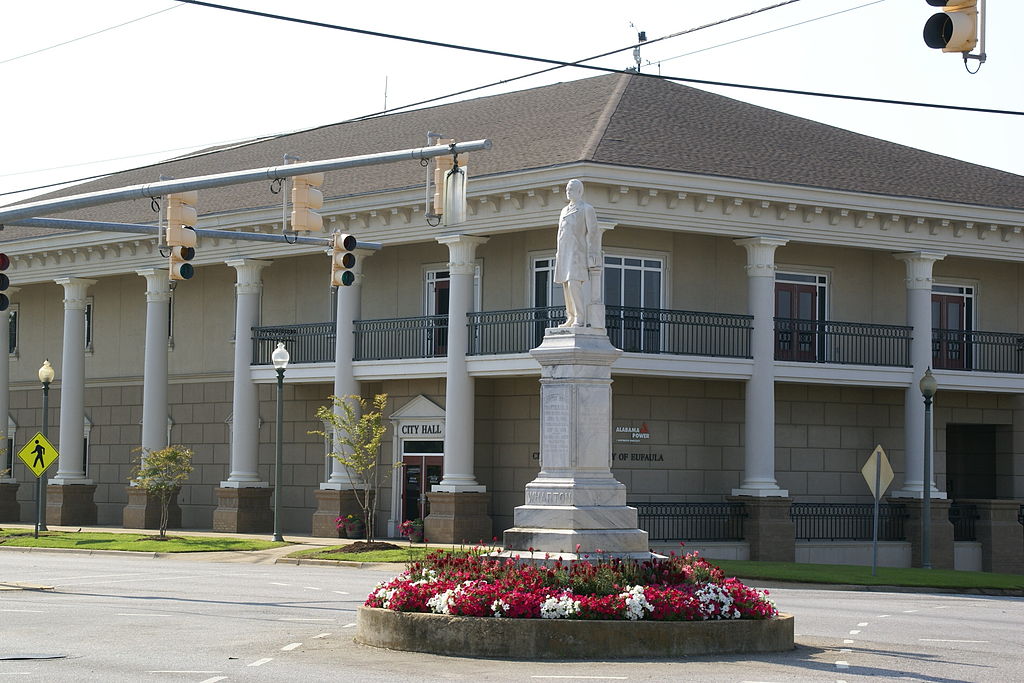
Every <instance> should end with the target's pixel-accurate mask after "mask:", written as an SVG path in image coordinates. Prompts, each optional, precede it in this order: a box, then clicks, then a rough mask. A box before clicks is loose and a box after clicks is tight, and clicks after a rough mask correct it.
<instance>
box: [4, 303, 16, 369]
mask: <svg viewBox="0 0 1024 683" xmlns="http://www.w3.org/2000/svg"><path fill="white" fill-rule="evenodd" d="M7 324H8V340H7V353H8V354H9V355H11V356H14V357H17V356H18V304H11V307H10V308H9V309H8V310H7Z"/></svg>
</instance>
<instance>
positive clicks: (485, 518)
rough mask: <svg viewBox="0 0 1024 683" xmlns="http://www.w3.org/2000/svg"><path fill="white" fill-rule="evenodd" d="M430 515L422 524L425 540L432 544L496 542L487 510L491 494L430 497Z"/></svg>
mask: <svg viewBox="0 0 1024 683" xmlns="http://www.w3.org/2000/svg"><path fill="white" fill-rule="evenodd" d="M427 500H428V501H429V503H430V514H429V515H427V518H426V519H424V520H423V538H424V540H428V541H430V542H431V543H470V544H473V543H479V542H481V541H482V542H484V543H487V542H490V540H491V539H492V538H494V528H493V524H492V522H491V516H490V515H489V514H487V508H488V506H489V505H490V502H491V494H489V493H469V492H467V493H449V492H444V491H432V492H430V493H428V494H427Z"/></svg>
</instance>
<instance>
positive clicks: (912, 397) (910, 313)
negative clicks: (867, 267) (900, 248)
mask: <svg viewBox="0 0 1024 683" xmlns="http://www.w3.org/2000/svg"><path fill="white" fill-rule="evenodd" d="M894 256H895V258H896V259H897V260H898V261H903V262H904V263H905V264H906V266H907V325H908V326H909V327H912V328H913V332H912V333H911V334H912V335H913V339H912V340H911V342H910V364H911V366H912V367H913V368H914V374H913V377H912V378H911V382H910V385H909V386H908V387H907V389H906V392H905V395H904V398H903V410H904V418H903V438H904V445H903V449H904V450H903V452H904V458H903V463H904V466H903V487H902V488H901V489H900V490H898V491H893V493H892V495H893V496H895V497H902V498H921V497H922V495H923V492H924V490H923V487H922V482H923V481H924V397H923V396H921V390H920V389H919V388H918V382H919V381H920V380H921V377H922V376H924V372H925V370H927V369H928V367H929V366H930V365H931V364H932V282H933V278H932V269H933V266H934V265H935V262H936V261H941V260H942V259H944V258H945V257H946V255H945V254H943V253H941V252H934V251H915V252H909V253H905V254H895V255H894ZM934 464H935V463H932V472H933V475H932V483H931V489H932V493H931V497H932V498H944V497H945V494H943V493H940V492H939V491H936V490H935V480H934V472H935V467H934Z"/></svg>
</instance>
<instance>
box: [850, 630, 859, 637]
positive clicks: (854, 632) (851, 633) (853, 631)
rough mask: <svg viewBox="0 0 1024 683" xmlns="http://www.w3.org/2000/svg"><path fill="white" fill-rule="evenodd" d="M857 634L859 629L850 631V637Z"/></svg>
mask: <svg viewBox="0 0 1024 683" xmlns="http://www.w3.org/2000/svg"><path fill="white" fill-rule="evenodd" d="M858 633H860V629H857V628H855V629H853V630H852V631H850V635H851V636H855V635H857V634H858Z"/></svg>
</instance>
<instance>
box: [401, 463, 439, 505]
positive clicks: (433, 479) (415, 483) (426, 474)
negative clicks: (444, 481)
mask: <svg viewBox="0 0 1024 683" xmlns="http://www.w3.org/2000/svg"><path fill="white" fill-rule="evenodd" d="M443 468H444V458H442V457H441V456H437V455H407V456H405V458H404V459H403V460H402V520H403V521H404V520H406V519H417V518H419V519H424V518H426V516H427V515H428V514H430V505H429V503H428V502H427V494H428V493H430V487H431V486H433V485H434V484H440V483H441V474H442V470H443Z"/></svg>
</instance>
